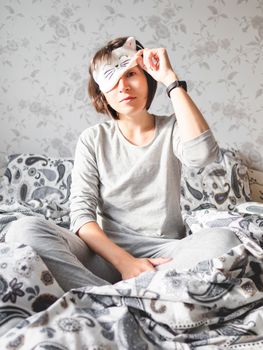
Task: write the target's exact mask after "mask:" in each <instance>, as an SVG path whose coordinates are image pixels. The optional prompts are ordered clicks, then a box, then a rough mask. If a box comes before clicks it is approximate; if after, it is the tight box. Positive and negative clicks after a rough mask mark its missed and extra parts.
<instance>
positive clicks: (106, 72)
mask: <svg viewBox="0 0 263 350" xmlns="http://www.w3.org/2000/svg"><path fill="white" fill-rule="evenodd" d="M115 70H116V69H115V68H111V69H108V70H106V71H105V72H104V77H105V78H106V79H110V78H111V77H112V76H113V74H114V72H115Z"/></svg>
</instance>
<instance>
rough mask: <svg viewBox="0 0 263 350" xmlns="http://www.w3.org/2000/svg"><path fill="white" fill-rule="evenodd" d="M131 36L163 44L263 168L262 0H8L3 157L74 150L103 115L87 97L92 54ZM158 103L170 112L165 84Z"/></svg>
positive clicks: (4, 4) (208, 112) (223, 132)
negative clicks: (85, 129) (100, 48)
mask: <svg viewBox="0 0 263 350" xmlns="http://www.w3.org/2000/svg"><path fill="white" fill-rule="evenodd" d="M124 35H133V36H135V37H136V38H138V39H139V40H140V41H141V42H142V43H143V44H144V45H145V47H156V46H164V47H166V48H167V49H168V52H169V55H170V57H171V61H172V64H173V66H174V68H175V70H176V72H177V74H178V75H179V77H181V78H182V79H185V80H187V82H188V86H189V93H190V95H191V96H192V98H193V99H194V101H195V102H196V103H197V104H198V106H199V107H200V109H201V111H202V112H203V113H204V115H205V117H206V119H207V121H208V123H209V124H210V126H211V127H212V129H213V130H214V133H215V136H216V137H217V139H218V141H219V143H220V145H221V146H222V147H230V146H231V147H235V148H237V149H239V150H240V151H241V153H242V154H243V156H244V157H245V158H246V159H247V161H248V163H249V165H250V166H251V167H253V168H255V169H258V170H263V157H262V150H263V133H262V121H261V116H262V104H263V103H262V92H263V83H262V72H263V65H262V44H263V1H262V0H251V1H247V0H232V1H226V0H214V1H213V0H203V1H198V0H189V1H186V0H163V1H160V0H152V1H148V0H133V1H125V0H111V1H106V0H102V1H98V0H90V1H88V0H75V1H67V0H65V1H63V0H60V1H58V0H45V1H42V0H31V1H29V0H23V1H22V0H9V1H8V0H6V1H1V4H0V81H1V94H0V123H1V124H0V162H3V160H4V156H5V155H6V154H10V153H18V152H31V153H32V152H34V153H36V152H38V153H45V154H48V155H52V156H72V155H73V154H74V148H75V144H76V140H77V137H78V135H79V133H80V132H81V131H82V130H83V129H84V128H86V127H88V126H89V125H93V124H95V123H98V122H101V121H103V120H104V118H103V117H100V116H99V115H98V114H96V113H95V112H94V111H93V109H92V107H91V105H90V102H89V99H88V97H87V92H86V83H87V68H88V64H89V61H90V59H91V57H92V55H93V53H94V52H95V51H96V50H97V49H98V48H99V47H100V46H102V45H104V44H105V43H106V42H107V41H108V40H110V39H112V38H114V37H117V36H124ZM151 111H152V112H155V113H157V114H164V113H170V112H171V111H172V108H171V104H170V101H169V99H168V98H167V96H166V95H165V93H164V89H163V87H159V88H158V93H157V98H156V100H155V102H154V104H153V106H152V108H151Z"/></svg>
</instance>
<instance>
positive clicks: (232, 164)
mask: <svg viewBox="0 0 263 350" xmlns="http://www.w3.org/2000/svg"><path fill="white" fill-rule="evenodd" d="M247 201H250V187H249V177H248V169H247V166H246V165H245V164H244V163H243V162H242V160H241V159H240V157H239V155H238V153H237V151H234V150H226V149H221V150H220V159H219V160H218V161H216V162H213V163H210V164H208V165H207V166H205V167H204V168H201V169H198V168H190V167H186V166H182V177H181V209H182V215H183V219H184V221H185V222H186V221H187V217H188V216H189V215H190V214H191V212H192V211H196V210H201V209H217V210H224V211H225V210H227V211H228V210H230V211H232V210H234V209H235V207H236V206H237V205H238V204H241V203H244V202H247Z"/></svg>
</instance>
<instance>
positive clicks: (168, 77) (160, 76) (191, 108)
mask: <svg viewBox="0 0 263 350" xmlns="http://www.w3.org/2000/svg"><path fill="white" fill-rule="evenodd" d="M137 56H138V58H137V62H138V64H139V65H140V66H141V67H142V68H143V69H145V70H146V71H147V73H149V74H150V75H151V76H152V77H153V78H154V79H155V80H157V81H158V82H160V83H162V84H164V85H165V86H166V87H168V86H169V85H170V84H171V83H173V82H174V81H176V80H179V79H178V76H177V75H176V73H175V71H174V70H173V68H172V66H171V63H170V60H169V57H168V54H167V51H166V49H165V48H156V49H143V50H140V51H138V53H137ZM170 97H171V101H172V104H173V108H174V112H175V115H176V118H177V122H178V127H179V129H180V134H181V139H182V141H183V142H184V141H189V140H191V139H193V138H196V137H198V136H199V135H201V134H202V133H203V132H204V131H206V130H208V129H209V126H208V124H207V122H206V120H205V119H204V117H203V115H202V113H201V112H200V111H199V109H198V108H197V106H196V105H195V103H194V102H193V100H192V99H191V97H190V96H189V95H188V93H187V92H186V91H185V90H184V89H183V88H182V87H177V88H174V89H172V90H171V92H170Z"/></svg>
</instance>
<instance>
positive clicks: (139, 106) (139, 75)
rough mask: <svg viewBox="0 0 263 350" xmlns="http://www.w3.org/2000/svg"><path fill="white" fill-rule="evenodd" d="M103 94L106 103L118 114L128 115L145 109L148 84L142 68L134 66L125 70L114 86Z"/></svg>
mask: <svg viewBox="0 0 263 350" xmlns="http://www.w3.org/2000/svg"><path fill="white" fill-rule="evenodd" d="M104 95H105V98H106V100H107V102H108V104H109V105H110V106H111V107H112V108H113V109H114V110H115V111H116V112H117V113H118V114H119V115H130V114H134V113H137V112H141V111H142V110H145V107H146V103H147V99H148V84H147V79H146V76H145V74H144V72H143V70H142V68H140V67H139V66H135V67H133V68H130V69H129V70H127V71H126V72H125V73H124V74H123V76H122V77H121V78H120V80H119V81H118V83H117V84H116V85H115V86H114V88H113V89H112V90H110V91H108V92H106V93H105V94H104Z"/></svg>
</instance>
